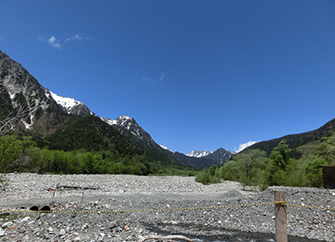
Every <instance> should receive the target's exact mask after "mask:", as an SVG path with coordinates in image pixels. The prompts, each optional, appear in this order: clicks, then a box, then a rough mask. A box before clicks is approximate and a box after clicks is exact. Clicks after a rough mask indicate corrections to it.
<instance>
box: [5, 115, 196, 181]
mask: <svg viewBox="0 0 335 242" xmlns="http://www.w3.org/2000/svg"><path fill="white" fill-rule="evenodd" d="M0 170H1V171H2V172H15V171H16V172H37V173H60V174H63V173H64V174H80V173H83V174H135V175H149V174H179V175H194V172H195V170H196V169H194V168H190V167H186V166H182V165H180V164H178V163H176V162H173V161H170V162H167V161H166V160H157V159H154V158H153V157H152V155H149V154H148V153H146V151H145V150H143V149H140V148H138V147H137V146H135V145H133V144H132V142H131V141H130V140H129V139H128V138H127V137H126V136H124V135H122V134H120V132H119V131H117V130H116V129H114V128H112V127H111V126H110V125H108V124H107V123H105V122H103V121H101V120H100V118H98V117H96V116H85V117H80V116H73V117H72V118H71V119H69V121H67V122H66V123H65V124H63V125H62V126H60V127H59V128H58V129H57V130H56V131H55V132H53V133H51V134H49V135H47V136H41V135H39V134H37V133H33V132H30V133H27V132H24V131H21V132H19V134H17V133H13V134H10V135H3V136H2V137H0Z"/></svg>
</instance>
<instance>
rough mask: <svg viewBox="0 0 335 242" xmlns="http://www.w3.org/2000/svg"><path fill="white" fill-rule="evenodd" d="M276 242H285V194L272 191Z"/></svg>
mask: <svg viewBox="0 0 335 242" xmlns="http://www.w3.org/2000/svg"><path fill="white" fill-rule="evenodd" d="M274 195H275V197H274V201H275V216H276V218H275V225H276V242H287V217H286V192H285V191H274Z"/></svg>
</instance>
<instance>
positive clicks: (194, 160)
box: [0, 51, 234, 168]
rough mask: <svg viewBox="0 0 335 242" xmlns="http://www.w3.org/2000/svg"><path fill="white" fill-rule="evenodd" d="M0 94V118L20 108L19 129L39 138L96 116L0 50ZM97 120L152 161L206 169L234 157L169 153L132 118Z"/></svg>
mask: <svg viewBox="0 0 335 242" xmlns="http://www.w3.org/2000/svg"><path fill="white" fill-rule="evenodd" d="M0 92H1V98H0V105H2V109H1V112H0V119H4V118H5V117H8V116H10V115H11V114H12V113H15V112H18V108H19V107H23V108H25V110H28V112H29V113H28V114H27V115H26V117H25V118H23V119H22V120H21V121H22V124H24V125H22V127H21V128H23V129H25V130H28V131H31V132H35V133H38V134H40V135H43V136H47V135H52V134H53V133H55V132H56V131H59V130H58V129H59V128H60V127H62V125H64V124H65V123H67V122H69V120H71V117H72V116H79V117H86V116H95V117H98V116H97V115H96V114H95V113H94V112H93V111H92V110H90V109H89V108H88V107H87V106H86V105H85V104H84V103H82V102H80V101H77V100H75V99H73V98H70V97H62V96H60V95H57V94H55V93H53V92H52V91H51V90H48V89H46V88H44V87H43V86H42V85H40V83H39V82H38V81H37V80H36V79H35V78H34V77H33V76H32V75H31V74H30V73H29V72H28V71H27V70H26V69H25V68H23V67H22V66H21V64H19V63H18V62H16V61H14V60H12V59H11V58H10V57H9V56H8V55H6V54H5V53H3V52H2V51H0ZM98 118H99V119H100V120H101V121H103V122H104V123H106V124H108V125H110V126H111V127H113V128H114V129H115V130H117V131H118V132H120V133H121V134H122V135H124V136H126V137H127V138H128V139H129V140H130V141H131V142H132V144H134V145H135V146H137V147H138V148H140V149H142V150H143V151H145V152H146V153H147V154H148V155H149V156H150V157H152V158H153V159H154V160H157V161H161V162H163V163H164V162H165V163H169V162H174V163H180V164H182V165H187V166H193V167H200V168H208V167H210V166H212V165H217V166H219V165H221V164H222V163H223V162H225V161H226V160H227V159H228V158H230V157H231V156H232V155H234V153H233V152H231V151H228V150H225V149H223V148H220V149H218V150H216V151H211V152H209V151H205V152H198V151H194V152H191V153H189V154H187V155H185V154H182V153H179V152H172V151H171V150H169V149H168V148H166V147H164V146H162V145H159V144H157V143H156V142H155V141H154V139H153V138H152V137H151V136H150V134H148V133H147V132H146V131H145V130H144V129H143V128H142V127H141V126H140V125H139V124H138V123H137V122H136V121H135V119H134V118H132V117H129V116H120V117H118V118H117V119H115V120H113V119H109V118H104V117H98ZM94 122H97V121H96V120H95V121H94ZM62 129H65V128H64V127H62ZM58 133H59V132H58ZM87 138H89V137H87Z"/></svg>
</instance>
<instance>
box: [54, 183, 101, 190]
mask: <svg viewBox="0 0 335 242" xmlns="http://www.w3.org/2000/svg"><path fill="white" fill-rule="evenodd" d="M56 188H57V189H80V190H89V189H90V190H98V189H99V187H90V186H88V187H84V186H74V185H61V184H57V187H56Z"/></svg>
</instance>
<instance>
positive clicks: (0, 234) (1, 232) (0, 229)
mask: <svg viewBox="0 0 335 242" xmlns="http://www.w3.org/2000/svg"><path fill="white" fill-rule="evenodd" d="M4 235H5V230H3V229H2V228H0V237H2V236H4Z"/></svg>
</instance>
